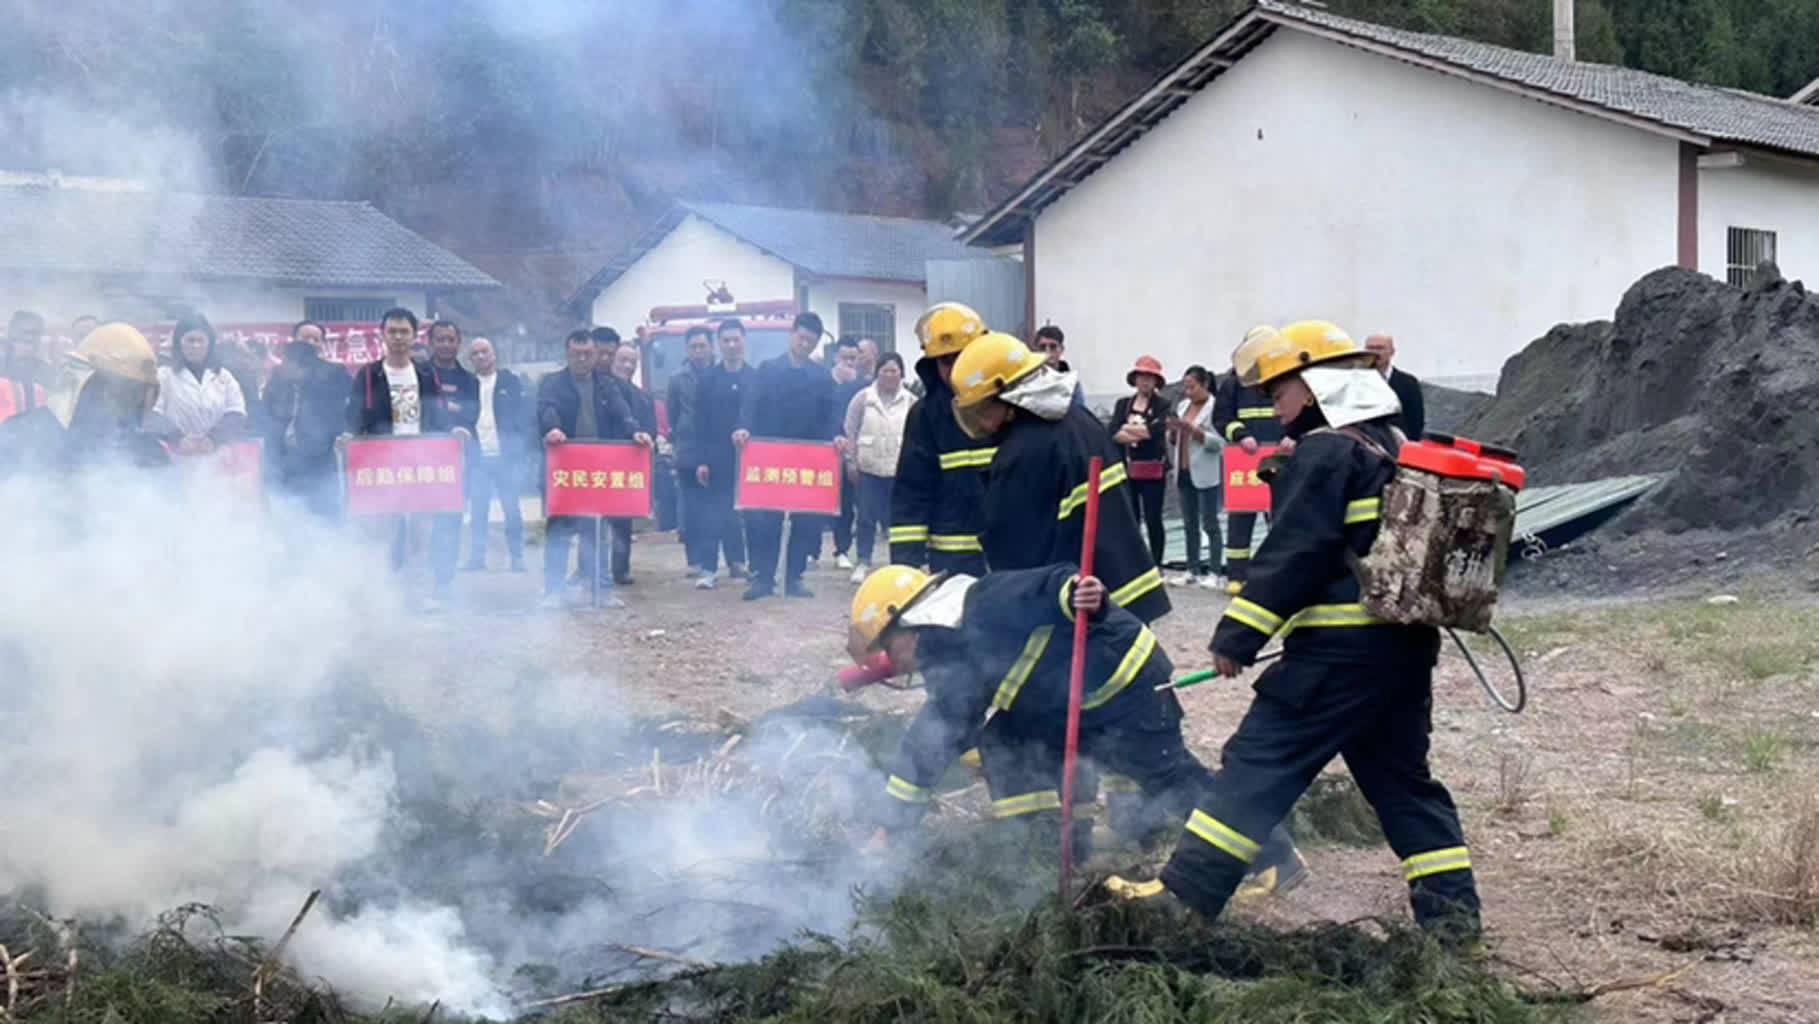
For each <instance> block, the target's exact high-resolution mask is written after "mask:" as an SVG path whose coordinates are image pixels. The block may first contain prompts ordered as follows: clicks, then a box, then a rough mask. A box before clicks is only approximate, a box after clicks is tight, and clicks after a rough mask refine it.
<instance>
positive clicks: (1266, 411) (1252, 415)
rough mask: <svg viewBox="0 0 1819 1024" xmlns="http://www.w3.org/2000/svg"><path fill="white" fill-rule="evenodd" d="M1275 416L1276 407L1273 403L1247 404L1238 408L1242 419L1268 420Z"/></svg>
mask: <svg viewBox="0 0 1819 1024" xmlns="http://www.w3.org/2000/svg"><path fill="white" fill-rule="evenodd" d="M1275 417H1276V407H1275V406H1273V405H1247V406H1244V407H1243V408H1241V409H1239V410H1238V418H1239V419H1241V420H1268V419H1274V418H1275Z"/></svg>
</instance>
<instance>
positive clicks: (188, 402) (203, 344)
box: [152, 314, 258, 455]
mask: <svg viewBox="0 0 1819 1024" xmlns="http://www.w3.org/2000/svg"><path fill="white" fill-rule="evenodd" d="M253 397H254V398H257V397H258V396H257V395H255V396H253ZM152 412H154V413H156V414H157V416H156V418H157V419H158V420H159V421H160V430H159V431H158V432H159V433H160V434H162V435H164V438H165V440H166V441H167V442H168V443H169V444H170V445H171V447H172V449H173V450H174V451H175V452H176V453H177V454H178V455H206V454H208V453H209V452H212V451H214V450H215V448H216V447H217V446H219V445H222V444H226V443H228V442H230V441H236V440H239V439H240V437H241V435H243V434H244V433H245V432H246V396H245V395H244V394H242V393H241V391H240V382H239V381H237V380H235V379H234V376H233V374H231V373H229V372H228V371H227V370H226V369H224V368H222V366H221V360H220V358H219V355H218V354H217V352H216V351H215V329H214V327H212V326H210V325H209V322H208V320H207V319H206V318H204V317H203V316H202V315H201V314H195V315H193V316H186V317H184V318H183V319H181V320H179V321H177V326H176V327H175V328H173V329H172V330H171V361H170V365H169V366H160V367H159V368H158V403H157V404H156V405H154V406H153V407H152Z"/></svg>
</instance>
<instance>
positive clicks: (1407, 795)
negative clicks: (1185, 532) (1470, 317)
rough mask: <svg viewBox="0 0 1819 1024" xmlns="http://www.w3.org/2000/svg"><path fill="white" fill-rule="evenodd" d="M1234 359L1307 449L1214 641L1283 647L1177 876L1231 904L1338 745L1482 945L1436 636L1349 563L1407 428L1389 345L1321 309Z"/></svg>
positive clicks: (1411, 881) (1459, 925)
mask: <svg viewBox="0 0 1819 1024" xmlns="http://www.w3.org/2000/svg"><path fill="white" fill-rule="evenodd" d="M1236 362H1237V364H1238V367H1237V368H1238V371H1239V373H1240V374H1241V376H1242V377H1243V380H1242V383H1244V384H1247V385H1251V386H1262V387H1264V388H1266V389H1267V390H1268V392H1269V395H1270V399H1271V401H1272V403H1273V404H1274V407H1275V410H1276V415H1277V416H1278V418H1280V420H1281V421H1282V423H1283V425H1284V426H1285V427H1286V428H1287V433H1288V436H1289V437H1291V438H1298V439H1299V440H1300V445H1299V446H1298V447H1297V448H1296V450H1295V453H1294V455H1293V456H1292V457H1291V458H1289V459H1288V460H1286V463H1285V465H1284V466H1283V468H1282V470H1281V471H1280V474H1279V475H1278V476H1277V477H1276V479H1275V480H1274V481H1272V483H1271V487H1270V490H1271V494H1272V498H1273V501H1272V508H1273V509H1274V510H1275V516H1276V518H1275V523H1274V525H1273V527H1272V529H1271V530H1270V534H1269V536H1268V537H1267V538H1265V540H1264V542H1263V544H1262V546H1261V547H1260V548H1259V549H1258V550H1257V555H1256V559H1255V560H1254V561H1253V562H1252V565H1251V573H1250V577H1249V579H1248V580H1247V581H1246V582H1245V585H1244V590H1243V591H1242V592H1241V593H1240V594H1239V595H1238V596H1237V597H1236V598H1234V599H1233V600H1232V603H1231V606H1230V607H1229V608H1228V609H1227V610H1226V612H1225V615H1224V617H1223V618H1222V619H1221V620H1220V621H1219V625H1218V628H1217V630H1216V631H1215V632H1214V634H1213V641H1212V650H1213V655H1214V658H1215V662H1216V664H1217V666H1218V669H1219V672H1220V674H1222V675H1224V676H1227V677H1231V676H1235V675H1237V674H1238V673H1239V671H1241V669H1242V668H1243V667H1244V666H1248V665H1250V664H1251V663H1252V662H1253V661H1254V660H1255V658H1256V656H1257V653H1258V651H1259V650H1260V649H1261V648H1262V647H1263V645H1264V643H1265V642H1267V641H1268V640H1269V639H1270V638H1271V637H1272V636H1281V637H1282V638H1283V640H1282V646H1283V652H1284V653H1283V657H1282V659H1281V660H1280V661H1278V662H1276V663H1275V664H1274V665H1271V666H1270V667H1269V668H1268V669H1267V670H1266V671H1265V672H1264V673H1263V674H1262V676H1260V677H1259V678H1258V679H1257V682H1256V684H1255V690H1256V694H1255V696H1254V697H1253V699H1252V701H1251V706H1250V710H1249V712H1248V713H1247V714H1246V715H1245V716H1244V720H1243V721H1242V722H1241V723H1240V724H1239V726H1238V730H1237V732H1236V733H1234V734H1233V735H1232V737H1231V739H1230V740H1229V741H1227V743H1226V745H1225V756H1224V762H1223V766H1222V767H1221V769H1220V772H1219V785H1218V787H1217V788H1216V789H1214V790H1212V791H1210V792H1211V795H1210V798H1209V799H1208V801H1207V802H1205V803H1202V804H1200V805H1199V806H1198V807H1197V808H1196V809H1195V810H1194V812H1193V814H1192V816H1191V817H1190V818H1189V819H1188V823H1187V831H1188V833H1189V834H1190V836H1192V838H1191V839H1188V840H1185V841H1184V842H1183V844H1182V847H1181V848H1180V849H1179V850H1177V852H1176V856H1175V859H1174V861H1173V862H1172V863H1171V864H1170V865H1169V867H1168V868H1167V869H1166V870H1165V871H1164V873H1163V876H1162V877H1163V881H1164V882H1165V883H1166V884H1167V885H1168V886H1169V888H1170V889H1171V890H1172V891H1174V892H1175V893H1177V894H1178V895H1182V896H1183V898H1184V899H1185V900H1186V902H1187V903H1188V904H1189V905H1191V906H1192V907H1194V908H1195V909H1196V910H1199V911H1200V912H1201V913H1203V914H1206V915H1208V916H1214V915H1217V914H1218V913H1219V912H1220V910H1221V909H1223V908H1224V906H1225V903H1226V900H1227V898H1228V897H1229V896H1230V895H1231V893H1232V891H1233V889H1234V888H1235V887H1236V886H1237V885H1238V884H1239V880H1240V879H1241V878H1243V876H1244V874H1245V873H1246V872H1247V871H1249V870H1251V869H1252V867H1253V866H1254V864H1255V863H1256V862H1257V861H1258V859H1259V857H1260V854H1259V850H1260V849H1261V843H1262V841H1263V839H1264V837H1266V836H1268V835H1270V834H1271V830H1272V829H1274V828H1275V827H1277V823H1278V822H1280V821H1281V820H1282V818H1283V816H1284V815H1286V814H1287V813H1288V812H1289V809H1290V808H1291V807H1292V806H1293V805H1294V803H1295V800H1296V798H1298V797H1299V796H1300V795H1301V794H1302V792H1303V791H1304V790H1305V789H1306V788H1307V787H1308V785H1309V783H1311V782H1312V781H1313V779H1314V777H1315V776H1316V775H1318V774H1319V773H1320V770H1321V769H1322V768H1323V767H1324V766H1325V765H1326V763H1327V762H1328V761H1331V760H1332V759H1333V757H1334V756H1335V755H1339V756H1343V757H1344V758H1345V763H1346V766H1347V767H1348V768H1349V769H1350V770H1351V773H1352V778H1353V779H1355V780H1356V781H1357V783H1358V788H1359V790H1360V791H1362V792H1363V794H1364V796H1365V799H1367V800H1369V801H1370V803H1371V806H1372V807H1373V808H1375V809H1376V811H1377V817H1378V819H1379V820H1380V821H1381V822H1382V823H1383V831H1384V834H1385V835H1386V836H1387V837H1388V838H1389V843H1390V846H1391V847H1392V848H1393V849H1394V850H1395V851H1396V856H1398V857H1400V858H1401V859H1402V873H1403V877H1404V878H1405V879H1406V880H1407V881H1408V885H1409V899H1410V902H1411V903H1412V904H1413V907H1414V913H1415V920H1416V921H1417V922H1418V923H1419V924H1420V925H1421V926H1422V927H1424V928H1426V929H1429V930H1430V931H1431V932H1433V933H1434V934H1435V935H1436V936H1437V937H1438V938H1440V939H1441V940H1442V941H1446V942H1452V943H1458V944H1469V943H1471V942H1473V941H1475V939H1476V936H1477V934H1478V929H1479V919H1478V893H1477V889H1476V887H1475V885H1474V884H1473V880H1472V862H1471V856H1470V854H1469V853H1468V851H1467V850H1466V846H1465V840H1464V838H1463V834H1462V832H1461V829H1460V826H1459V814H1458V811H1457V810H1455V809H1454V807H1453V800H1452V797H1451V796H1450V795H1448V793H1447V791H1446V787H1445V786H1443V785H1441V784H1440V783H1439V782H1438V781H1436V780H1435V779H1434V778H1433V776H1432V775H1430V774H1429V772H1428V732H1429V729H1430V725H1431V712H1432V707H1433V693H1432V683H1433V666H1434V659H1435V656H1436V655H1437V654H1438V652H1439V643H1440V639H1439V633H1438V631H1437V630H1435V629H1434V628H1433V627H1431V626H1412V625H1392V624H1388V623H1384V622H1380V621H1377V620H1375V619H1373V618H1372V617H1371V616H1370V615H1369V614H1368V613H1366V612H1365V611H1364V608H1363V606H1362V605H1360V604H1359V603H1358V600H1359V589H1358V582H1357V580H1356V578H1355V577H1354V576H1353V574H1352V571H1351V569H1350V568H1349V565H1348V562H1349V560H1350V559H1351V558H1352V557H1353V556H1363V555H1364V554H1365V553H1366V552H1368V551H1369V550H1370V547H1371V543H1372V541H1373V540H1374V539H1375V538H1376V535H1377V530H1378V515H1379V507H1380V504H1381V500H1382V494H1383V487H1384V485H1385V484H1386V483H1388V482H1389V480H1390V479H1391V477H1392V476H1393V475H1394V473H1395V461H1394V457H1395V453H1396V452H1397V450H1398V449H1399V448H1400V447H1401V444H1402V441H1403V438H1402V437H1401V435H1400V434H1399V433H1397V432H1396V431H1395V430H1394V429H1393V428H1392V427H1391V426H1390V421H1391V418H1392V417H1393V416H1394V415H1395V414H1396V412H1397V410H1398V406H1397V402H1396V396H1395V393H1394V392H1392V391H1391V390H1390V388H1389V385H1388V384H1386V383H1385V382H1384V380H1383V377H1382V375H1380V374H1379V373H1377V372H1376V370H1375V369H1374V367H1373V363H1374V357H1372V356H1370V355H1369V354H1367V353H1365V352H1364V351H1363V350H1362V349H1361V348H1360V346H1359V345H1358V344H1357V343H1356V342H1354V341H1353V340H1352V339H1351V338H1350V337H1348V336H1347V335H1346V333H1345V332H1344V331H1342V330H1340V329H1339V328H1338V327H1336V326H1334V325H1332V324H1329V323H1325V322H1323V321H1302V322H1300V323H1295V324H1291V325H1289V326H1287V327H1284V328H1282V330H1281V333H1280V334H1276V333H1273V332H1271V333H1264V334H1259V335H1257V336H1255V337H1253V338H1252V339H1251V340H1249V341H1247V342H1246V344H1245V345H1244V346H1242V347H1241V348H1240V351H1239V353H1238V358H1237V360H1236Z"/></svg>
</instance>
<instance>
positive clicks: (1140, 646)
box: [1080, 626, 1156, 711]
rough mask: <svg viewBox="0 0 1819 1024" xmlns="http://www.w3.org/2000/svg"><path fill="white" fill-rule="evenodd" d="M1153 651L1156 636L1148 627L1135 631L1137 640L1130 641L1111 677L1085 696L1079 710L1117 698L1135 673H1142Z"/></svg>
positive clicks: (1087, 709)
mask: <svg viewBox="0 0 1819 1024" xmlns="http://www.w3.org/2000/svg"><path fill="white" fill-rule="evenodd" d="M1155 650H1156V634H1154V633H1152V632H1150V628H1149V627H1148V626H1143V627H1140V628H1139V629H1138V630H1137V639H1135V640H1132V641H1131V646H1130V649H1129V650H1127V651H1125V652H1124V658H1123V660H1121V661H1119V662H1118V668H1117V670H1116V671H1114V672H1113V673H1112V677H1111V678H1110V679H1107V680H1106V681H1105V685H1104V686H1101V687H1099V688H1098V689H1097V690H1094V691H1093V692H1092V693H1089V694H1087V695H1086V699H1085V700H1083V701H1081V702H1080V710H1082V711H1091V710H1093V709H1094V708H1096V707H1100V706H1102V705H1103V704H1105V702H1106V701H1109V700H1111V699H1112V698H1113V697H1116V696H1118V694H1119V693H1121V692H1123V690H1124V688H1125V687H1127V686H1129V685H1131V681H1132V680H1134V679H1136V678H1137V673H1138V672H1141V671H1143V666H1144V665H1145V664H1146V663H1147V662H1148V661H1149V660H1150V655H1151V654H1153V653H1155Z"/></svg>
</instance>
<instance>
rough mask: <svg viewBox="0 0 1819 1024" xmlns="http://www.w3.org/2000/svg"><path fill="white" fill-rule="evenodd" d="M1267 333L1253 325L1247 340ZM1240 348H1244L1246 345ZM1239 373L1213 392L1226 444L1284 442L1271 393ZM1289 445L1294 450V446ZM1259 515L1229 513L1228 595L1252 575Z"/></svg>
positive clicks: (1253, 446) (1216, 425) (1251, 446)
mask: <svg viewBox="0 0 1819 1024" xmlns="http://www.w3.org/2000/svg"><path fill="white" fill-rule="evenodd" d="M1268 333H1273V331H1272V329H1271V328H1269V327H1253V328H1251V329H1250V331H1249V332H1247V333H1246V334H1245V336H1244V340H1245V342H1246V343H1249V342H1250V341H1251V339H1252V338H1256V337H1261V336H1264V335H1265V334H1268ZM1239 348H1240V350H1242V349H1243V346H1242V345H1240V346H1239ZM1238 376H1239V374H1238V371H1237V370H1236V369H1234V370H1233V371H1232V372H1231V373H1228V374H1226V375H1225V376H1224V377H1222V378H1221V379H1220V381H1219V389H1218V391H1217V392H1215V393H1214V395H1213V429H1214V430H1216V431H1218V432H1219V436H1220V437H1222V438H1224V439H1225V443H1226V444H1235V445H1238V446H1240V447H1242V448H1243V449H1244V450H1245V451H1247V452H1254V451H1256V450H1257V446H1258V445H1266V444H1283V443H1284V437H1285V435H1284V434H1283V431H1282V424H1281V423H1280V422H1278V421H1277V419H1276V409H1275V406H1273V405H1271V404H1270V396H1269V395H1268V393H1266V392H1265V391H1264V390H1263V389H1262V388H1259V387H1247V386H1246V385H1244V384H1243V383H1242V382H1240V381H1239V379H1238ZM1288 447H1289V448H1290V450H1292V448H1293V445H1292V444H1290V445H1289V446H1288ZM1283 454H1286V452H1284V453H1283ZM1257 515H1258V513H1256V512H1228V513H1226V516H1225V591H1226V593H1228V594H1236V593H1237V592H1238V591H1240V590H1242V589H1243V588H1244V581H1245V580H1246V579H1248V578H1249V575H1250V564H1251V535H1252V534H1253V533H1254V532H1255V531H1256V529H1257ZM1271 522H1272V523H1273V522H1274V520H1272V521H1271Z"/></svg>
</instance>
